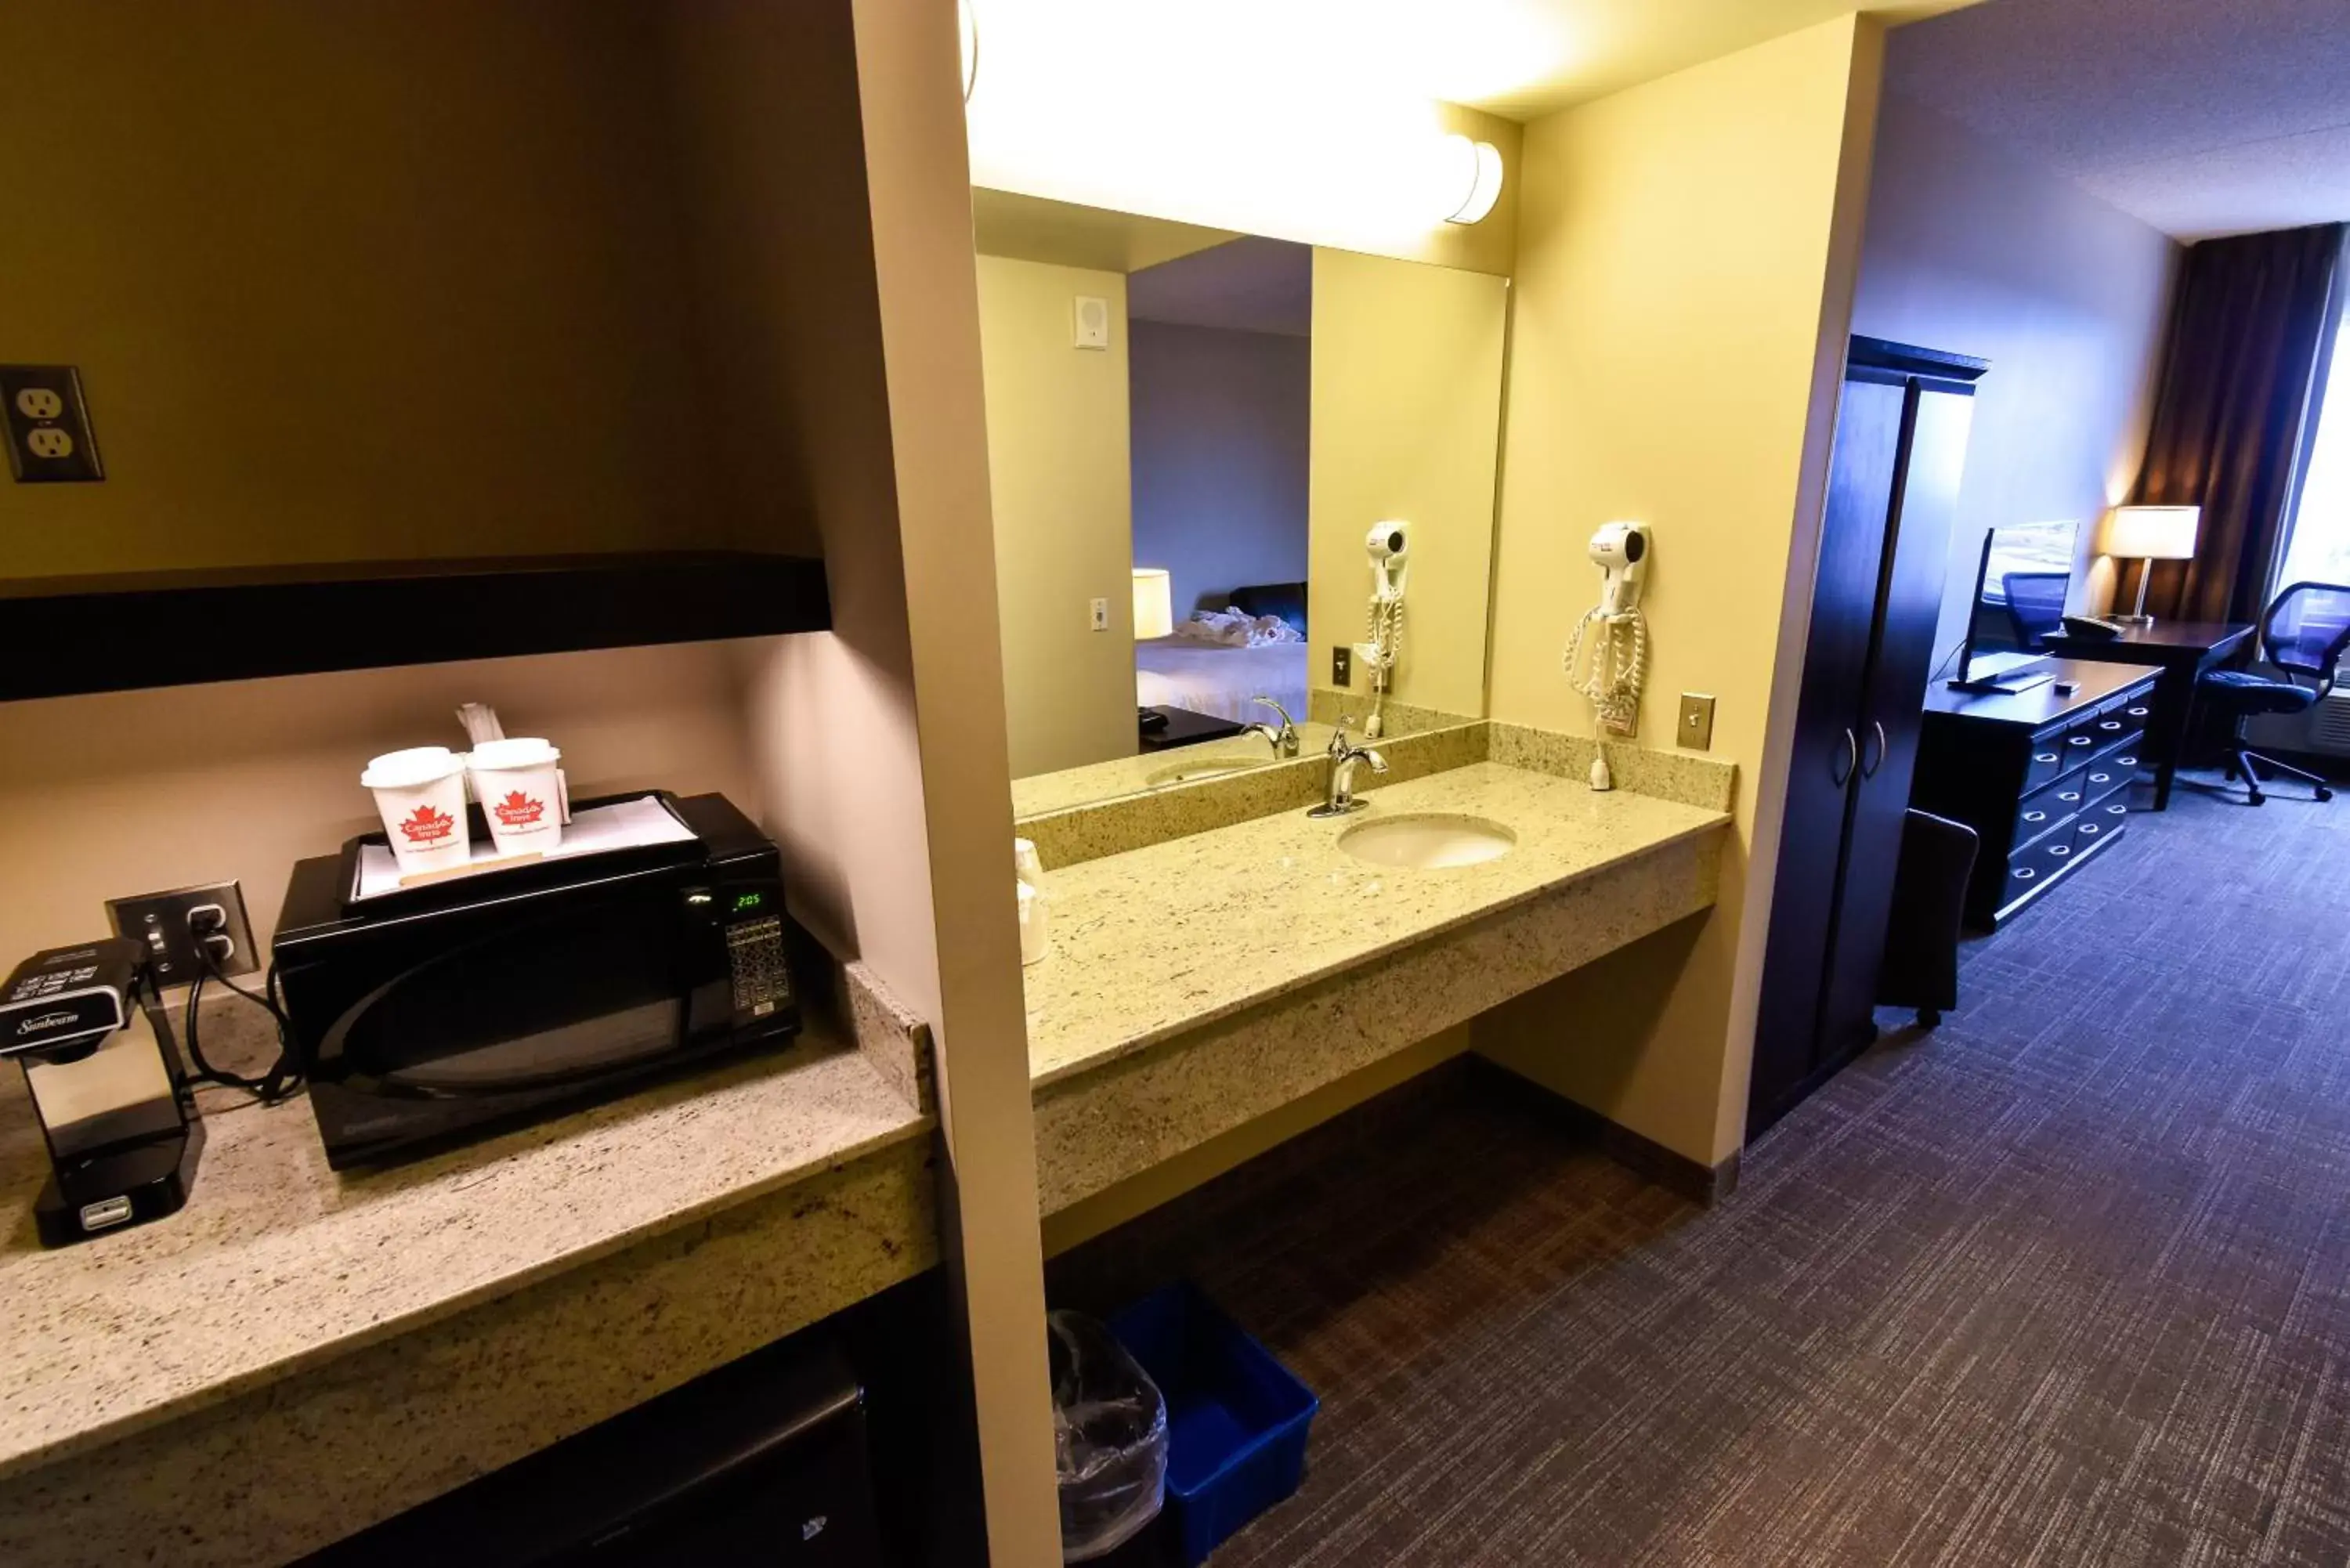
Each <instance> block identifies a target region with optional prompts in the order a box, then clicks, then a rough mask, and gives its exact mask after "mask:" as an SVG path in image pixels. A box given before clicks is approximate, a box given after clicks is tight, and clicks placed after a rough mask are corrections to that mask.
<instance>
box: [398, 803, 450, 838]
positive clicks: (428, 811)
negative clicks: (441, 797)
mask: <svg viewBox="0 0 2350 1568" xmlns="http://www.w3.org/2000/svg"><path fill="white" fill-rule="evenodd" d="M456 828H457V819H456V818H455V817H453V816H451V815H449V814H448V813H447V812H445V811H435V810H434V809H433V808H432V806H430V805H420V806H418V807H417V808H416V810H415V813H414V814H413V815H410V816H405V817H402V818H401V819H400V833H401V834H402V835H404V836H406V837H407V839H408V842H410V843H411V844H438V843H440V842H441V841H442V839H444V838H447V837H448V836H449V835H450V834H452V833H453V832H455V831H456Z"/></svg>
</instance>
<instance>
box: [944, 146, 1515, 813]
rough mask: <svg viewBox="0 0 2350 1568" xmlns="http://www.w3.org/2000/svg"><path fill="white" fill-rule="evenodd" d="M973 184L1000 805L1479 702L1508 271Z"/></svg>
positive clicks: (1211, 767)
mask: <svg viewBox="0 0 2350 1568" xmlns="http://www.w3.org/2000/svg"><path fill="white" fill-rule="evenodd" d="M972 198H973V212H974V232H975V234H976V240H977V248H978V251H979V296H980V331H981V347H982V352H983V358H984V361H985V371H986V385H987V430H988V459H989V466H990V472H991V475H992V484H993V509H994V517H995V566H996V585H997V595H998V598H999V601H1000V602H999V606H998V608H999V612H1000V619H1001V625H1002V636H1003V673H1004V684H1005V709H1006V713H1005V719H1006V724H1007V727H1008V731H1009V735H1010V741H1011V757H1012V772H1013V775H1014V784H1013V804H1014V813H1015V815H1020V816H1024V817H1025V816H1033V815H1038V814H1039V813H1042V812H1046V811H1052V810H1057V809H1061V808H1064V807H1066V806H1069V805H1079V804H1084V803H1087V802H1090V801H1095V800H1101V799H1106V798H1109V797H1111V796H1115V795H1120V794H1132V793H1135V792H1138V791H1142V790H1149V789H1159V788H1166V787H1170V786H1172V785H1176V784H1185V783H1191V782H1195V781H1198V780H1201V779H1203V778H1209V777H1213V776H1218V775H1222V774H1232V773H1234V772H1238V771H1241V770H1244V769H1248V768H1253V767H1258V766H1263V765H1268V764H1270V763H1274V762H1275V761H1278V760H1281V756H1282V753H1281V750H1280V747H1279V744H1278V737H1279V734H1280V732H1281V730H1282V727H1283V722H1284V714H1285V715H1286V716H1287V717H1288V718H1289V719H1290V720H1292V721H1294V722H1295V732H1296V738H1297V742H1298V746H1299V751H1300V754H1310V753H1312V752H1313V751H1315V750H1317V749H1319V748H1321V747H1322V746H1324V745H1326V743H1327V742H1328V739H1329V736H1330V733H1331V729H1332V726H1333V725H1335V724H1336V722H1338V720H1339V718H1340V716H1341V715H1342V714H1343V715H1344V716H1345V717H1346V718H1347V721H1348V722H1349V723H1350V725H1351V726H1352V728H1353V729H1354V730H1355V732H1357V733H1360V732H1363V731H1364V730H1365V728H1366V727H1367V723H1368V722H1369V721H1370V720H1371V718H1372V717H1373V715H1374V713H1375V712H1376V714H1377V716H1378V725H1379V729H1380V731H1381V732H1382V733H1384V734H1386V735H1398V734H1403V733H1407V732H1413V731H1416V730H1421V729H1426V728H1430V727H1434V726H1440V725H1444V724H1450V723H1459V722H1466V721H1468V720H1471V719H1475V718H1479V717H1482V715H1483V714H1484V711H1485V649H1486V618H1487V604H1488V597H1489V588H1490V585H1491V576H1492V545H1493V503H1494V483H1495V458H1496V452H1497V447H1498V440H1499V434H1500V425H1501V412H1502V367H1503V351H1504V343H1505V338H1506V335H1507V330H1508V317H1509V310H1508V289H1509V285H1508V281H1507V280H1506V279H1504V278H1501V277H1497V276H1492V275H1488V274H1484V273H1477V272H1467V271H1461V270H1456V269H1453V268H1449V267H1441V266H1434V265H1428V264H1426V263H1421V262H1409V261H1399V260H1395V259H1391V258H1388V257H1384V256H1373V255H1365V254H1357V253H1353V252H1347V251H1340V250H1332V249H1327V248H1324V247H1320V246H1314V245H1305V244H1295V243H1293V242H1289V241H1284V240H1274V239H1266V238H1263V237H1259V236H1255V235H1248V234H1231V233H1227V232H1222V231H1219V230H1213V229H1204V228H1199V227H1195V226H1192V225H1189V224H1183V223H1169V222H1165V221H1163V220H1159V219H1152V218H1144V217H1138V216H1134V215H1131V214H1127V213H1111V212H1106V211H1102V210H1098V209H1094V208H1088V207H1079V206H1072V205H1069V204H1066V203H1063V202H1051V201H1045V200H1042V199H1039V198H1035V197H1029V196H1021V195H1014V194H1010V193H1006V192H995V191H988V190H975V191H974V192H972ZM1374 535H1377V536H1376V537H1374ZM1399 549H1400V554H1399V553H1398V552H1399ZM1399 600H1400V613H1398V610H1397V603H1398V601H1399ZM1257 726H1262V727H1257Z"/></svg>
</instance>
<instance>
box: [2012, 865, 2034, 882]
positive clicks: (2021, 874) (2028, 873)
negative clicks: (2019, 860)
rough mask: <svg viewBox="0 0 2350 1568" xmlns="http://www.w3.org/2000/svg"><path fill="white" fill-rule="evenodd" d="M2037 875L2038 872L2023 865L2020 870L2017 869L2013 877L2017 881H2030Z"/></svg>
mask: <svg viewBox="0 0 2350 1568" xmlns="http://www.w3.org/2000/svg"><path fill="white" fill-rule="evenodd" d="M2039 875H2040V873H2039V872H2037V871H2034V870H2033V868H2032V867H2029V866H2026V867H2023V868H2022V870H2020V871H2018V872H2017V873H2016V874H2015V879H2016V880H2017V881H2019V882H2029V881H2031V880H2032V879H2033V877H2037V876H2039Z"/></svg>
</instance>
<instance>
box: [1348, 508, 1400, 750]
mask: <svg viewBox="0 0 2350 1568" xmlns="http://www.w3.org/2000/svg"><path fill="white" fill-rule="evenodd" d="M1363 547H1364V549H1365V550H1366V551H1367V552H1368V553H1369V555H1370V557H1371V607H1370V618H1369V623H1368V629H1367V633H1366V635H1365V637H1364V639H1363V640H1362V641H1360V642H1358V643H1357V644H1356V645H1355V657H1356V658H1357V659H1360V660H1361V661H1362V664H1363V668H1364V669H1366V670H1369V671H1370V675H1371V715H1370V717H1369V718H1368V719H1366V720H1365V721H1364V722H1363V733H1364V735H1365V736H1367V737H1368V738H1371V739H1377V738H1378V734H1379V732H1380V731H1381V729H1382V727H1383V722H1384V721H1383V717H1382V714H1381V711H1380V710H1381V709H1382V708H1383V707H1384V706H1385V705H1386V703H1387V697H1388V691H1389V690H1390V689H1391V688H1392V687H1393V686H1394V684H1395V669H1396V663H1397V661H1398V660H1399V659H1402V657H1403V588H1404V582H1405V579H1406V578H1408V577H1409V576H1410V575H1411V524H1409V523H1408V522H1405V521H1404V520H1403V519H1401V518H1390V519H1388V521H1386V522H1384V523H1374V524H1371V531H1370V532H1369V533H1368V534H1367V535H1364V537H1363Z"/></svg>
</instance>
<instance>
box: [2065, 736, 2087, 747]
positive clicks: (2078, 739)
mask: <svg viewBox="0 0 2350 1568" xmlns="http://www.w3.org/2000/svg"><path fill="white" fill-rule="evenodd" d="M2089 740H2090V737H2088V736H2086V735H2067V736H2065V737H2064V743H2065V744H2066V745H2068V746H2085V745H2087V744H2088V743H2089Z"/></svg>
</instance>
